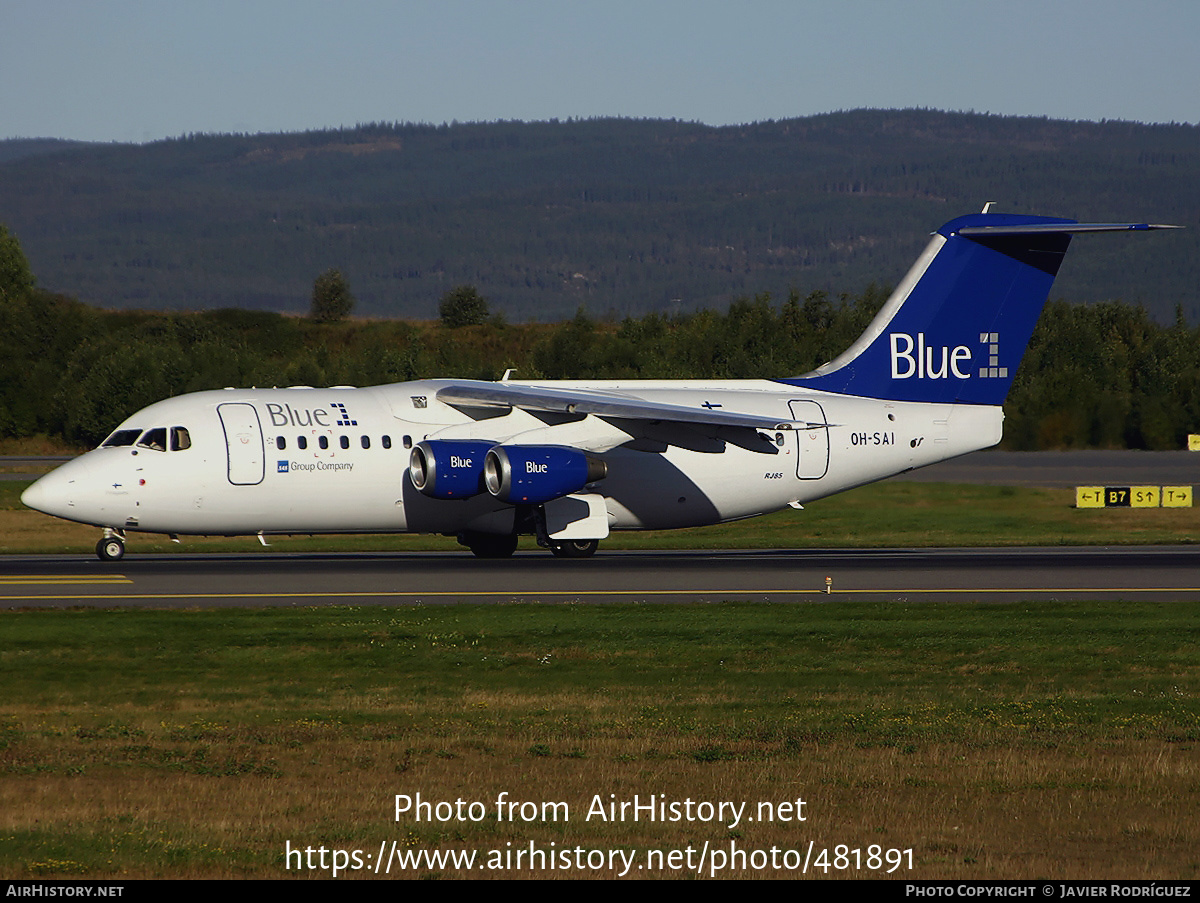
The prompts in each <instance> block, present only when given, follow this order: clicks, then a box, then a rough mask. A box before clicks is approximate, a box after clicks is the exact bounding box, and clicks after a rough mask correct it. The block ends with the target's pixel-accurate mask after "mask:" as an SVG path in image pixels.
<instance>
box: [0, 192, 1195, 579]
mask: <svg viewBox="0 0 1200 903" xmlns="http://www.w3.org/2000/svg"><path fill="white" fill-rule="evenodd" d="M991 206H992V205H991V204H988V205H986V206H985V207H984V209H983V212H982V213H975V214H968V215H965V216H960V217H958V218H956V219H953V220H951V221H950V222H948V223H946V224H945V225H944V226H942V227H941V228H940V229H938V230H937V232H935V233H933V235H932V237H931V240H930V242H929V244H928V246H927V247H926V249H925V251H924V252H923V253H922V254H921V256H920V257H919V258H918V259H917V261H916V263H915V264H914V265H913V266H912V268H911V269H910V270H909V272H908V274H907V275H906V276H905V277H904V278H903V279H902V280H901V282H900V283H899V285H897V287H896V289H895V291H894V292H893V293H892V294H891V296H890V297H889V298H888V300H887V301H886V302H885V303H884V305H883V307H882V308H881V309H880V311H879V313H878V315H877V316H876V317H875V318H874V320H873V321H872V322H871V324H870V325H869V326H868V327H867V329H866V331H865V332H864V333H863V334H862V336H860V337H859V338H858V339H857V340H856V341H855V342H854V343H853V344H852V345H851V346H850V347H849V348H848V349H847V350H846V351H845V352H843V353H842V354H841V355H839V356H838V357H836V358H835V359H834V360H832V361H830V362H828V363H826V364H824V365H822V366H820V367H818V368H817V369H816V370H813V371H812V372H811V373H806V374H804V375H801V376H796V377H787V378H762V379H750V380H716V379H709V380H605V381H593V382H586V383H584V382H573V381H540V380H539V381H523V380H514V379H512V378H511V371H509V372H506V373H505V375H504V377H503V378H502V379H500V380H499V381H497V382H488V381H479V380H456V379H431V380H420V381H413V382H402V383H394V384H391V385H383V386H374V387H370V388H354V387H349V386H334V387H332V388H326V389H320V388H310V387H305V386H296V387H292V388H282V389H280V388H272V389H224V390H212V391H205V392H196V393H192V394H187V395H182V396H179V397H176V398H169V399H167V400H165V401H160V402H157V403H156V404H152V405H150V406H149V407H147V408H144V409H143V410H140V411H138V412H137V413H136V414H134V415H132V416H131V417H129V418H127V419H126V420H125V421H123V422H122V423H121V424H120V425H119V426H118V427H117V428H116V430H115V431H114V432H113V433H112V434H111V435H110V436H109V437H108V438H107V439H105V440H104V442H102V443H101V444H100V446H99V447H98V448H96V449H95V450H93V451H90V452H87V453H86V454H83V455H81V456H80V457H78V458H76V459H74V460H72V461H70V462H68V463H66V464H64V465H62V466H61V467H59V468H58V469H56V470H54V471H52V472H50V473H49V474H46V475H45V476H43V477H42V478H40V479H39V480H37V482H35V483H33V484H32V485H31V486H30V487H29V488H28V489H26V490H25V492H24V493H23V494H22V496H21V500H22V501H23V502H24V503H25V504H26V505H27V506H29V507H30V508H34V509H36V510H38V511H42V512H45V513H46V514H51V515H54V516H56V517H61V518H65V519H67V520H71V521H77V522H79V523H84V524H90V525H93V526H97V527H100V528H102V531H103V535H102V536H101V538H100V541H99V542H98V543H97V545H96V554H97V555H98V556H99V557H100V559H102V560H104V561H115V560H118V559H120V558H121V557H122V556H123V555H124V554H125V541H126V536H127V534H128V533H129V532H133V531H138V532H147V533H159V534H169V535H171V537H172V538H177V537H178V535H180V534H191V535H225V536H235V535H245V536H253V535H256V536H257V537H258V538H259V541H260V542H262V543H263V544H264V545H266V544H267V541H266V537H268V536H271V535H295V534H315V533H406V532H407V533H440V534H448V535H454V536H457V537H458V540H459V542H460V543H461V544H462V545H464V546H466V547H468V548H469V549H470V550H471V552H472V553H474V555H476V556H477V557H480V558H506V557H508V556H511V555H512V554H513V553H514V551H515V550H516V548H517V543H518V537H519V536H520V535H533V536H535V537H536V539H537V543H538V545H539V546H541V547H544V548H547V549H549V550H550V551H551V552H552V553H553V554H554V555H556V556H558V557H565V558H580V557H586V556H589V555H591V554H592V553H594V552H595V551H596V549H597V546H598V544H599V542H600V541H601V540H603V539H605V538H607V537H608V536H609V533H610V532H611V531H613V530H663V529H668V528H677V527H694V526H700V525H704V524H714V523H720V522H726V521H734V520H739V519H741V518H747V517H753V516H755V515H759V514H765V513H768V512H771V511H776V510H780V509H782V508H785V507H788V506H792V507H794V508H802V507H803V506H804V504H806V503H808V502H810V501H813V500H815V499H820V498H824V497H826V496H830V495H833V494H834V493H838V492H842V491H844V490H847V489H851V488H853V487H856V486H861V485H864V484H866V483H871V482H873V481H876V480H880V479H884V478H886V477H890V476H893V475H895V474H899V473H903V472H906V471H910V470H913V469H914V468H918V467H925V466H927V465H929V464H934V463H936V462H938V461H944V460H946V459H948V458H954V457H957V456H959V455H964V454H967V453H968V452H972V451H976V450H978V449H983V448H988V447H990V446H993V445H995V444H996V443H998V442H999V441H1000V438H1001V431H1002V425H1003V420H1004V413H1003V410H1002V407H1001V406H1002V404H1003V402H1004V399H1005V396H1006V395H1007V393H1008V390H1009V387H1010V386H1011V385H1012V382H1013V378H1014V377H1015V375H1016V372H1017V365H1018V364H1019V363H1020V360H1021V357H1022V356H1023V354H1024V352H1025V347H1026V345H1027V344H1028V343H1029V338H1030V336H1031V334H1032V332H1033V328H1034V325H1035V323H1036V322H1037V319H1038V316H1039V314H1040V312H1041V309H1042V306H1043V304H1044V303H1045V301H1046V298H1047V296H1048V294H1049V292H1050V287H1051V285H1052V283H1053V281H1054V277H1055V275H1056V274H1057V272H1058V268H1059V265H1060V264H1061V263H1062V260H1063V256H1064V255H1065V253H1066V250H1067V246H1068V244H1069V243H1070V241H1071V237H1072V236H1073V235H1076V234H1080V233H1091V232H1124V231H1148V230H1155V229H1171V228H1177V227H1175V226H1166V225H1155V224H1150V223H1078V222H1076V221H1074V220H1070V219H1060V218H1052V217H1038V216H1030V215H1025V214H1006V213H993V212H991V211H990V208H991Z"/></svg>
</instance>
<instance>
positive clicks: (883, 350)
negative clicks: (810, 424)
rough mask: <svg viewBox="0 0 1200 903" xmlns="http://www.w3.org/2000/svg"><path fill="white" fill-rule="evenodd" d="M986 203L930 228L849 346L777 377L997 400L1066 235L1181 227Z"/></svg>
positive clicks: (913, 396)
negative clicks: (1030, 212)
mask: <svg viewBox="0 0 1200 903" xmlns="http://www.w3.org/2000/svg"><path fill="white" fill-rule="evenodd" d="M989 206H990V205H989ZM984 210H985V212H984V213H973V214H969V215H967V216H960V217H958V218H957V219H953V220H951V221H950V222H948V223H946V225H944V226H942V228H940V229H938V231H937V232H936V233H934V236H933V239H932V240H931V241H930V242H929V245H928V247H926V248H925V251H924V253H922V254H921V256H920V258H918V260H917V262H916V263H915V264H913V267H912V269H911V270H909V272H908V274H907V275H906V276H905V277H904V279H903V280H902V281H901V282H900V284H899V285H898V286H897V288H896V290H895V291H894V292H893V293H892V296H891V297H890V298H889V299H888V300H887V302H886V303H885V304H884V305H883V307H882V309H880V311H879V313H878V314H877V315H876V316H875V319H874V320H872V321H871V325H870V326H868V327H867V330H866V332H864V333H863V334H862V335H861V336H860V337H859V338H858V340H857V341H856V342H855V343H854V344H853V345H851V346H850V348H848V349H847V350H846V351H845V352H844V353H842V354H841V355H839V356H838V357H837V358H835V359H834V360H832V361H830V362H829V363H827V364H824V365H823V366H821V367H818V368H817V369H816V370H814V371H812V372H811V373H807V374H805V375H804V376H799V377H795V378H792V379H786V380H783V382H786V383H790V384H792V385H796V386H803V387H806V388H812V389H820V390H824V391H829V392H840V393H845V394H848V395H860V396H865V397H869V398H883V399H889V400H893V401H925V402H947V403H948V402H962V403H966V404H984V405H999V404H1002V403H1003V402H1004V399H1005V396H1006V395H1007V394H1008V389H1009V387H1010V386H1011V385H1012V381H1013V377H1015V376H1016V372H1017V366H1018V365H1019V364H1020V362H1021V357H1022V356H1023V355H1024V354H1025V348H1026V346H1027V345H1028V344H1029V338H1030V336H1031V335H1033V328H1034V326H1035V324H1036V323H1037V319H1038V316H1039V315H1040V314H1041V311H1042V306H1043V305H1044V304H1045V303H1046V298H1047V296H1048V295H1049V294H1050V287H1051V285H1052V284H1053V283H1054V277H1055V275H1056V274H1057V273H1058V268H1059V265H1060V264H1061V263H1062V260H1063V257H1064V256H1065V254H1066V252H1067V246H1068V245H1069V244H1070V243H1071V236H1072V235H1073V234H1075V233H1079V232H1128V231H1145V230H1150V229H1174V228H1178V227H1177V226H1163V225H1151V224H1149V223H1078V222H1076V221H1074V220H1067V219H1057V218H1051V217H1042V216H1027V215H1021V214H1011V213H988V212H986V210H987V207H985V208H984Z"/></svg>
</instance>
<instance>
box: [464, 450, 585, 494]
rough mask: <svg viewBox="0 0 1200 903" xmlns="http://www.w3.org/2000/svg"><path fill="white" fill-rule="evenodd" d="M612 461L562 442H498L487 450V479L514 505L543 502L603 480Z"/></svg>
mask: <svg viewBox="0 0 1200 903" xmlns="http://www.w3.org/2000/svg"><path fill="white" fill-rule="evenodd" d="M607 473H608V465H607V464H605V463H604V462H603V461H602V460H600V459H599V458H595V457H592V456H591V455H589V454H586V453H584V452H581V451H580V450H579V449H577V448H567V447H565V446H561V445H497V446H495V447H494V448H492V449H491V451H489V452H488V453H487V455H486V456H485V458H484V464H483V481H484V484H485V485H486V486H487V490H488V492H490V493H491V494H492V495H494V496H495V497H496V498H498V499H500V500H501V501H502V502H511V503H512V504H514V505H540V504H542V503H543V502H548V501H550V500H551V499H557V498H562V497H563V496H564V495H570V494H571V493H572V492H578V491H579V490H580V489H582V488H583V487H584V486H586V485H587V484H588V483H593V482H595V481H596V480H601V479H603V478H604V477H605V475H606V474H607Z"/></svg>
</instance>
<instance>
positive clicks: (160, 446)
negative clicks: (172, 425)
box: [137, 426, 167, 451]
mask: <svg viewBox="0 0 1200 903" xmlns="http://www.w3.org/2000/svg"><path fill="white" fill-rule="evenodd" d="M137 444H138V448H148V449H150V450H151V451H166V450H167V428H166V427H165V426H157V427H155V428H154V429H152V430H146V432H144V433H142V438H141V439H139V440H138V443H137Z"/></svg>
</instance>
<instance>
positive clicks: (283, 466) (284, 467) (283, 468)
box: [275, 461, 288, 473]
mask: <svg viewBox="0 0 1200 903" xmlns="http://www.w3.org/2000/svg"><path fill="white" fill-rule="evenodd" d="M275 472H276V473H287V472H288V462H287V461H278V462H276V464H275Z"/></svg>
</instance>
